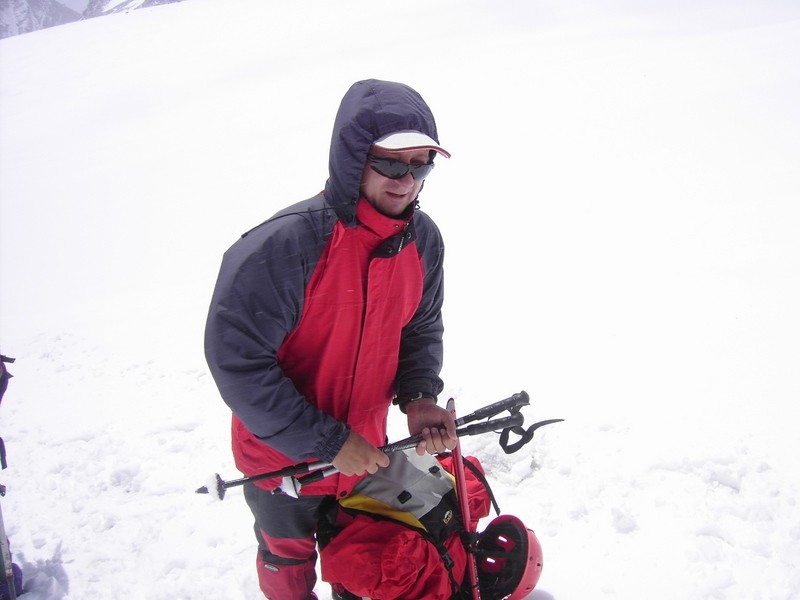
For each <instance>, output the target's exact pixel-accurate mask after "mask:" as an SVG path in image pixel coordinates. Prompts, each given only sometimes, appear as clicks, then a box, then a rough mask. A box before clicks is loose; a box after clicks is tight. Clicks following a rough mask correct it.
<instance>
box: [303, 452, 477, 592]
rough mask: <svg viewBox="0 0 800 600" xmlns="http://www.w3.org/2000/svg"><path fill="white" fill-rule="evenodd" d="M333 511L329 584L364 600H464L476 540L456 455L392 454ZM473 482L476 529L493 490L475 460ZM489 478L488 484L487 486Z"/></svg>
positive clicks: (324, 546) (326, 526)
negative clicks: (470, 547) (465, 518)
mask: <svg viewBox="0 0 800 600" xmlns="http://www.w3.org/2000/svg"><path fill="white" fill-rule="evenodd" d="M389 456H390V459H391V462H390V464H389V466H388V467H387V468H385V469H380V470H379V471H378V472H377V473H375V474H373V475H369V476H367V477H366V478H365V479H363V480H362V481H361V482H359V483H358V485H357V486H356V487H355V488H354V489H353V492H352V494H350V495H349V496H347V497H346V498H342V499H340V500H339V501H338V503H336V505H335V506H334V507H332V508H331V509H329V510H328V511H327V514H326V515H325V518H324V520H323V525H321V526H320V531H319V533H318V539H319V542H320V565H321V573H322V579H323V580H325V581H327V582H329V583H331V585H332V587H333V588H334V589H344V590H346V591H347V592H349V593H350V594H352V595H355V596H356V597H361V598H373V599H387V600H388V599H394V598H425V599H426V600H428V599H430V600H447V599H450V598H457V597H460V596H461V594H462V583H463V581H464V578H465V570H466V565H467V551H466V548H465V545H466V544H465V542H467V543H468V540H467V539H466V536H468V533H467V531H466V530H465V528H464V525H463V522H462V518H461V512H460V509H459V505H458V498H457V496H456V487H455V480H454V477H453V474H452V470H453V469H452V462H451V461H452V457H450V456H449V455H448V456H443V457H441V458H437V457H434V456H431V455H429V454H425V455H423V456H418V455H417V454H416V452H415V451H414V450H413V449H411V450H403V451H397V452H392V453H390V454H389ZM465 461H469V463H470V464H471V465H472V467H473V468H474V471H473V469H472V468H471V469H469V471H468V473H467V476H466V479H467V488H468V494H467V496H468V501H469V506H470V518H471V521H472V522H471V528H472V530H473V531H474V529H475V526H476V525H477V522H478V520H479V519H480V518H482V517H485V516H487V515H488V514H489V508H490V505H491V502H492V499H491V493H490V491H489V489H488V487H487V486H486V485H485V479H484V478H483V468H482V467H481V465H480V462H479V461H478V460H477V459H476V458H474V457H468V458H465ZM482 479H483V481H481V480H482Z"/></svg>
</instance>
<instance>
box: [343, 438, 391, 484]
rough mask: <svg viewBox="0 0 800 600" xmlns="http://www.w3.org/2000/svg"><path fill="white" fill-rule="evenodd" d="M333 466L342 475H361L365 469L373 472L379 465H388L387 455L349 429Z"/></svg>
mask: <svg viewBox="0 0 800 600" xmlns="http://www.w3.org/2000/svg"><path fill="white" fill-rule="evenodd" d="M333 466H334V467H336V468H337V469H339V472H340V473H342V474H343V475H363V474H364V472H365V471H366V472H368V473H375V472H376V471H377V470H378V469H379V468H380V467H388V466H389V457H388V456H386V454H384V453H383V452H381V451H380V450H378V449H377V448H376V447H375V446H373V445H372V444H370V443H369V442H368V441H367V440H366V439H364V438H363V437H362V436H361V435H360V434H358V433H356V432H355V431H351V432H350V436H349V437H348V438H347V441H346V442H345V443H344V445H343V446H342V449H341V450H339V454H337V455H336V457H335V458H334V459H333Z"/></svg>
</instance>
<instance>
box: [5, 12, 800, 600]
mask: <svg viewBox="0 0 800 600" xmlns="http://www.w3.org/2000/svg"><path fill="white" fill-rule="evenodd" d="M223 4H224V10H221V9H220V8H221V6H222V5H223ZM650 4H653V3H650ZM799 67H800V7H797V5H796V3H794V2H779V1H777V0H772V1H765V2H760V3H758V4H755V3H749V2H744V1H733V2H719V1H715V0H699V1H695V2H688V1H680V2H669V3H666V2H665V3H658V4H656V5H655V6H649V7H648V8H643V7H641V6H640V5H639V4H637V3H631V2H626V1H624V0H600V1H598V2H588V1H586V2H571V3H562V2H556V1H554V0H543V1H539V2H528V1H525V2H521V1H517V2H512V1H507V2H489V1H487V0H459V1H456V0H441V1H440V2H437V3H430V2H422V1H421V0H412V1H410V2H407V3H404V4H403V7H402V10H399V9H398V8H397V7H394V6H393V5H383V4H380V3H372V2H366V1H362V0H343V1H342V2H336V3H333V2H325V1H324V0H309V1H308V2H304V3H278V2H263V0H226V1H225V2H224V3H222V2H220V1H219V0H190V1H186V2H181V3H178V4H171V5H165V6H161V7H156V8H151V9H147V10H141V11H133V12H131V13H126V14H119V15H112V16H108V17H104V18H103V19H92V20H88V21H84V22H78V23H72V24H69V25H64V26H61V27H56V28H52V29H48V30H44V31H39V32H34V33H30V34H26V35H25V36H18V37H14V38H9V39H6V40H2V41H0V310H1V311H2V312H0V350H2V351H3V353H5V354H10V355H12V356H16V357H17V358H18V361H17V363H16V364H15V365H13V366H12V372H13V373H14V374H15V375H16V377H15V378H14V379H13V380H12V382H11V385H10V387H9V391H8V393H7V395H6V397H5V398H4V400H3V405H2V407H0V435H2V436H3V438H4V439H5V442H6V446H7V449H8V454H9V468H8V469H7V470H5V471H3V472H2V473H0V481H2V483H4V484H6V485H7V486H8V495H7V496H6V497H5V498H4V499H3V500H2V506H3V516H4V517H5V522H6V528H7V532H8V534H9V536H10V538H11V543H12V550H13V551H14V555H15V560H16V561H17V562H18V563H19V564H21V565H22V567H23V569H24V571H25V575H26V586H25V589H26V594H25V596H24V597H25V598H28V599H29V600H67V599H78V598H80V599H81V600H100V599H117V598H125V597H131V596H135V597H142V598H148V599H153V600H160V599H164V600H166V599H184V600H189V599H200V598H237V599H238V598H242V599H256V598H259V597H260V594H259V592H258V589H257V583H256V580H255V571H254V568H253V562H254V540H253V536H252V531H251V520H250V517H249V512H248V510H247V508H246V506H245V505H244V502H243V500H242V497H241V492H240V491H239V490H231V491H230V492H229V493H228V495H227V496H226V499H225V501H224V502H221V503H219V502H214V501H212V500H211V499H210V498H209V497H207V496H198V495H196V494H194V490H195V488H197V487H198V486H199V485H201V484H203V483H205V481H206V479H207V477H208V475H209V474H210V473H213V472H215V471H216V472H219V473H220V474H221V475H222V476H223V477H224V478H234V477H236V476H238V474H237V473H236V471H235V470H234V468H233V465H232V460H231V458H230V455H229V440H228V422H229V414H228V411H227V410H226V408H225V407H224V405H223V403H222V402H221V400H220V399H219V397H218V394H217V392H216V390H215V388H214V385H213V382H212V381H211V379H210V377H209V376H208V374H207V372H206V367H205V363H204V360H203V356H202V330H203V323H204V318H205V311H206V308H207V304H208V301H209V299H210V294H211V289H212V286H213V284H214V279H215V276H216V271H217V267H218V265H219V260H220V258H221V254H222V252H223V251H224V250H225V249H226V248H227V247H228V246H229V245H230V244H231V243H233V241H234V240H235V239H236V237H237V236H238V235H239V234H240V233H242V232H244V231H246V230H247V229H249V228H250V227H252V226H253V225H255V224H256V223H259V222H261V221H262V220H263V219H265V218H266V217H268V216H270V215H271V214H272V213H273V212H275V211H276V210H278V209H279V208H281V207H283V206H284V205H286V204H288V203H289V202H293V201H296V200H299V199H302V198H305V197H308V196H311V195H313V194H314V193H316V192H317V191H318V190H320V189H321V188H322V186H323V184H324V180H325V177H326V165H327V146H328V141H329V135H330V129H331V126H332V122H333V117H334V114H335V111H336V108H337V106H338V102H339V100H340V99H341V96H342V95H343V94H344V92H345V90H346V89H347V87H348V86H349V85H350V84H351V83H352V82H353V81H355V80H357V79H362V78H366V77H378V78H384V79H393V80H399V81H403V82H406V83H409V84H411V85H412V86H414V87H415V88H417V89H418V90H419V91H420V92H421V93H422V94H423V96H424V97H425V98H426V100H427V101H428V102H429V104H430V105H431V107H432V109H433V111H434V113H435V114H436V116H437V120H438V123H439V129H440V134H441V138H442V142H443V144H444V145H445V147H447V148H448V149H449V150H451V151H452V153H453V158H452V159H451V160H450V161H439V165H438V166H437V169H436V172H435V173H434V176H432V177H431V178H430V179H429V180H428V181H427V182H426V188H425V191H424V193H423V196H422V206H423V208H424V209H425V210H426V211H428V212H429V213H430V214H431V215H432V216H433V217H434V218H435V219H436V220H437V222H438V223H439V225H440V227H441V229H442V231H443V234H444V235H445V239H446V241H447V245H448V256H447V265H446V269H447V279H448V289H447V305H446V309H445V310H446V314H445V318H446V326H447V332H446V344H447V348H446V352H447V356H446V366H445V372H444V373H443V375H444V377H445V380H446V382H447V389H446V393H447V394H449V395H452V396H455V397H456V399H457V401H458V405H459V407H460V410H461V412H462V413H463V412H467V411H471V410H474V409H475V408H478V407H479V406H481V405H484V404H488V403H490V402H493V401H495V400H499V399H501V398H504V397H506V396H508V395H510V394H512V393H514V392H517V391H519V390H521V389H525V390H527V391H528V392H529V393H530V395H531V397H532V399H533V404H532V407H531V408H529V409H526V411H525V413H526V415H527V416H528V422H529V423H530V422H533V421H534V420H539V419H544V418H554V417H561V418H565V419H566V421H565V422H564V423H561V424H558V425H552V426H550V427H549V428H546V429H543V430H541V432H539V433H537V435H536V438H535V440H534V444H532V445H529V446H527V447H526V448H525V450H523V451H521V452H520V453H518V454H515V455H511V456H506V455H504V454H503V453H502V451H500V450H499V448H498V447H497V444H496V440H495V438H494V437H493V436H482V437H474V438H467V439H465V441H464V447H465V451H466V452H467V453H470V454H476V455H478V456H479V457H480V458H481V459H482V461H483V462H484V464H485V465H486V466H487V467H488V468H489V470H490V472H491V479H492V482H493V483H494V488H495V493H496V495H497V496H498V500H499V502H500V506H501V508H502V509H503V510H504V511H505V512H509V513H513V514H516V515H518V516H520V517H521V518H522V519H523V520H524V521H525V522H526V523H527V524H528V525H529V526H531V527H533V528H534V529H535V530H536V531H537V534H538V535H539V537H540V539H541V541H542V543H543V546H544V551H545V570H544V574H543V577H542V579H541V582H540V585H539V588H538V589H537V590H536V591H535V592H534V593H533V594H532V596H531V597H532V598H535V599H536V600H551V599H557V600H584V599H587V598H593V599H601V598H603V599H609V600H610V599H632V600H633V599H636V600H639V599H641V598H647V599H651V600H652V599H656V600H660V599H665V600H666V599H670V600H672V599H675V598H681V599H690V600H692V599H706V598H714V599H727V598H731V599H736V600H739V599H741V598H751V599H774V600H788V599H792V598H794V599H797V598H800V575H798V573H800V568H798V566H799V565H800V508H798V505H797V502H798V491H799V490H800V474H798V469H797V467H796V465H795V462H796V459H797V457H798V456H800V441H799V438H800V436H798V435H797V426H796V424H795V422H794V419H793V414H794V413H793V410H794V407H795V405H796V404H797V401H798V400H800V346H799V345H798V340H799V339H800V312H799V311H798V310H797V307H798V306H800V235H798V233H797V232H798V231H800V207H799V206H800V204H799V203H798V200H800V198H799V197H798V193H799V191H800V169H798V165H800V111H799V110H798V108H797V107H798V106H800V68H799ZM392 430H393V433H395V439H399V438H401V437H404V436H405V431H403V428H402V422H401V421H400V420H399V419H395V420H393V422H392ZM318 592H319V595H320V597H321V598H328V597H329V590H328V589H327V587H326V586H325V585H324V584H323V583H322V582H320V584H319V586H318Z"/></svg>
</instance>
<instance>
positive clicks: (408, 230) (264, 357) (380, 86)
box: [205, 82, 444, 495]
mask: <svg viewBox="0 0 800 600" xmlns="http://www.w3.org/2000/svg"><path fill="white" fill-rule="evenodd" d="M365 84H366V85H363V86H360V87H358V86H354V88H353V90H351V93H350V94H349V95H348V96H346V97H345V99H344V100H343V104H342V107H341V108H340V111H339V115H338V116H337V122H336V127H335V132H334V141H333V143H332V148H331V164H330V170H331V178H330V179H329V181H328V184H327V185H326V189H325V192H324V193H323V194H321V195H319V196H316V197H314V198H312V199H310V200H307V201H304V202H301V203H299V204H297V205H295V206H292V207H290V208H288V209H285V210H284V211H282V212H280V213H278V214H277V215H275V216H274V217H273V218H272V219H270V220H268V221H267V222H265V223H263V224H262V225H260V226H259V227H257V228H255V229H254V230H252V231H250V232H248V233H247V234H245V236H243V237H242V238H241V239H240V240H239V241H238V242H237V243H236V244H234V245H233V246H232V247H231V248H230V249H229V250H228V252H226V254H225V257H224V259H223V263H222V267H221V269H220V274H219V278H218V281H217V286H216V288H215V292H214V297H213V299H212V302H211V308H210V311H209V316H208V322H207V326H206V344H205V348H206V357H207V360H208V363H209V367H210V369H211V372H212V375H213V376H214V379H215V381H216V383H217V385H218V387H219V390H220V393H221V395H222V397H223V399H224V400H225V402H226V403H227V404H228V405H229V406H230V407H231V409H232V410H233V414H234V416H233V451H234V456H235V459H236V463H237V466H238V468H239V469H241V470H242V472H244V473H245V475H255V474H258V473H262V472H267V471H273V470H277V469H280V468H282V467H285V466H288V465H291V464H295V463H297V462H300V461H308V460H317V459H318V460H323V461H331V460H332V459H333V458H334V456H336V454H337V453H338V452H339V450H340V449H341V447H342V444H344V441H345V440H346V439H347V436H348V435H349V432H350V430H355V431H357V432H358V433H360V434H361V435H363V436H364V437H365V438H366V439H367V440H369V441H370V442H371V443H373V444H374V445H375V446H380V445H382V444H383V443H385V441H386V440H385V436H386V415H387V411H388V409H389V406H390V404H391V400H392V398H393V397H394V395H395V394H396V393H401V394H406V393H408V394H411V393H416V392H422V393H425V394H430V395H433V396H436V395H437V394H439V392H441V390H442V387H443V386H442V382H441V380H440V379H439V371H440V369H441V361H442V320H441V306H442V299H443V285H442V260H443V253H444V249H443V244H442V239H441V235H440V233H439V231H438V229H437V228H436V226H435V224H434V223H433V221H431V219H430V218H429V217H428V216H427V215H425V214H424V213H422V212H421V211H413V210H412V211H411V212H410V214H409V215H407V216H406V217H405V218H404V219H393V218H390V217H387V216H384V215H381V214H380V213H378V212H377V211H375V210H374V208H373V207H372V206H371V205H370V204H369V203H368V202H366V201H363V200H361V201H359V183H360V177H361V170H362V169H363V165H364V164H365V162H366V154H367V152H368V150H369V147H370V145H371V144H372V142H373V141H374V140H376V139H378V138H379V137H381V136H382V135H385V133H388V132H390V131H393V130H395V129H391V128H399V129H420V130H422V131H424V132H425V133H428V134H429V135H431V137H434V139H435V138H436V130H435V124H434V123H433V117H432V116H431V115H430V114H429V111H427V106H425V105H424V102H423V103H421V104H420V102H421V99H419V98H418V96H417V95H416V92H413V90H410V88H406V87H405V86H400V85H399V84H386V83H384V82H365ZM423 107H424V108H423ZM367 116H368V117H369V119H368V120H369V121H370V122H372V123H373V124H374V126H375V128H376V129H375V131H374V132H373V133H372V134H371V136H368V137H364V132H363V129H362V127H361V125H360V123H361V121H362V120H363V119H364V118H365V117H367ZM398 118H403V119H405V120H406V123H405V124H404V123H400V124H399V125H398V121H397V119H398ZM386 128H390V129H389V130H388V131H387V130H386ZM354 165H360V167H359V168H358V169H356V168H354ZM357 479H358V478H352V477H344V476H342V477H337V476H335V477H332V478H329V479H327V480H325V481H322V482H320V483H318V484H313V485H309V486H307V487H305V488H304V493H307V494H329V493H337V494H339V495H346V494H347V493H349V491H350V489H352V486H353V485H354V484H355V482H356V481H357ZM278 483H279V482H278V481H276V480H267V481H261V482H259V485H261V486H262V487H264V488H267V489H271V488H274V487H275V486H276V485H278Z"/></svg>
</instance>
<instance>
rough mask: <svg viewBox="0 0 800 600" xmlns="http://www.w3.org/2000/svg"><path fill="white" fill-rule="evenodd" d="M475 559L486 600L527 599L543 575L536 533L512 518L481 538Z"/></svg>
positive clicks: (499, 522)
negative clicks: (504, 599)
mask: <svg viewBox="0 0 800 600" xmlns="http://www.w3.org/2000/svg"><path fill="white" fill-rule="evenodd" d="M475 559H476V561H477V566H478V578H479V581H480V592H481V598H482V599H485V600H500V599H501V598H507V599H508V600H519V599H520V598H524V597H525V596H527V595H528V594H530V593H531V591H533V588H534V587H536V584H537V583H538V581H539V577H540V576H541V574H542V546H541V544H540V543H539V540H538V539H537V538H536V534H534V533H533V531H531V530H530V529H528V528H527V527H525V524H524V523H523V522H522V521H520V520H519V519H518V518H517V517H514V516H512V515H501V516H499V517H497V518H495V519H494V520H493V521H492V522H491V523H489V526H488V527H487V528H486V530H485V531H484V532H483V533H481V534H480V537H479V539H478V545H477V552H476V557H475Z"/></svg>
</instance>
